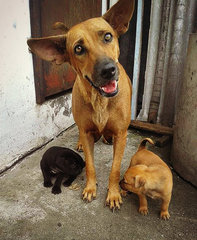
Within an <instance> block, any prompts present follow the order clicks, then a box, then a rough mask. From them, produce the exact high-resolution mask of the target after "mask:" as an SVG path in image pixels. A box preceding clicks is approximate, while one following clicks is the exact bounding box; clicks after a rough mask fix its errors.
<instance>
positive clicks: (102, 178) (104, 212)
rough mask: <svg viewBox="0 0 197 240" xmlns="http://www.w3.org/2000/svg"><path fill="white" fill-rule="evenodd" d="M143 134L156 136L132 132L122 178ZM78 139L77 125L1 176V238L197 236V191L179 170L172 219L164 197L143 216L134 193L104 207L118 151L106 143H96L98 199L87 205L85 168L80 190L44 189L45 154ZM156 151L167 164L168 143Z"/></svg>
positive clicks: (60, 239)
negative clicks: (165, 212)
mask: <svg viewBox="0 0 197 240" xmlns="http://www.w3.org/2000/svg"><path fill="white" fill-rule="evenodd" d="M144 136H149V137H152V138H153V139H155V136H152V135H150V134H149V135H147V134H145V133H141V132H138V131H136V130H129V131H128V140H127V148H126V150H125V155H124V159H123V162H122V168H121V176H122V175H123V174H124V172H125V170H126V169H127V167H128V165H129V162H130V158H131V156H132V155H133V154H134V153H135V151H136V149H137V146H138V144H139V142H140V140H141V139H142V138H143V137H144ZM77 138H78V131H77V128H76V126H74V127H72V128H70V129H68V130H67V131H65V132H64V133H63V134H62V135H61V136H59V137H58V138H56V139H55V140H53V141H52V142H50V143H49V144H48V145H46V146H45V147H43V148H42V149H40V150H38V151H36V152H35V153H33V154H32V155H30V156H28V157H26V158H25V159H24V160H23V161H22V162H21V163H20V164H17V165H16V166H15V167H14V168H13V169H11V170H9V171H7V172H6V173H4V174H3V175H2V176H1V177H0V186H1V187H0V189H1V191H0V239H1V240H8V239H9V240H18V239H20V240H47V239H49V240H51V239H55V240H93V239H95V240H108V239H109V240H116V239H117V240H121V239H126V240H127V239H128V240H151V239H152V240H160V239H161V240H163V239H167V240H171V239H172V240H177V239H181V240H182V239H186V240H196V239H197V189H196V188H194V187H193V186H191V185H190V184H189V183H187V182H185V181H184V180H182V179H181V178H180V177H179V176H177V175H176V173H173V177H174V189H173V196H172V201H171V204H170V209H169V211H170V214H171V218H170V220H169V221H164V220H160V219H159V209H160V207H159V201H155V200H152V199H148V202H149V215H148V216H145V217H144V216H141V215H140V214H139V213H138V212H137V208H138V199H137V197H136V195H134V194H130V195H128V196H127V197H125V198H124V199H123V205H122V206H121V210H119V211H118V210H117V211H115V212H114V213H112V212H111V211H110V210H109V208H108V207H104V203H105V198H106V192H107V185H108V176H109V172H110V167H111V163H112V152H113V150H112V146H108V145H105V144H103V143H102V141H99V142H98V143H96V145H95V166H96V170H97V181H98V191H97V198H96V200H94V201H93V202H91V203H85V202H83V201H82V199H81V193H82V190H83V188H84V186H85V169H84V171H83V172H82V174H81V175H80V176H78V178H77V179H76V180H75V184H77V188H76V189H75V190H74V189H69V188H65V187H62V193H61V194H59V195H53V194H51V189H48V188H44V187H43V178H42V175H41V171H40V167H39V162H40V159H41V156H42V154H43V153H44V152H45V151H46V149H48V148H49V147H51V146H54V145H57V146H66V147H69V148H72V149H74V148H75V146H76V142H77ZM151 150H154V151H155V152H156V153H157V154H158V155H160V156H161V157H162V158H163V159H164V160H165V161H167V162H168V159H169V146H167V147H165V148H157V147H154V148H151ZM81 155H82V156H83V153H82V154H81Z"/></svg>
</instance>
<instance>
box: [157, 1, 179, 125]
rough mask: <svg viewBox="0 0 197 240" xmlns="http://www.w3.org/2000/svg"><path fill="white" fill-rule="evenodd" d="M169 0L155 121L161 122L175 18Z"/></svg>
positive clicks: (171, 3) (173, 8)
mask: <svg viewBox="0 0 197 240" xmlns="http://www.w3.org/2000/svg"><path fill="white" fill-rule="evenodd" d="M169 1H170V16H169V22H168V34H167V43H166V53H165V60H164V66H163V67H164V69H163V80H162V87H161V96H160V104H159V110H158V116H157V122H158V123H160V122H161V116H162V113H163V108H164V96H165V89H166V82H167V77H168V64H169V58H170V50H171V41H172V34H173V23H174V18H175V13H176V10H175V7H176V1H171V0H169Z"/></svg>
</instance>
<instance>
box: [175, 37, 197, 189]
mask: <svg viewBox="0 0 197 240" xmlns="http://www.w3.org/2000/svg"><path fill="white" fill-rule="evenodd" d="M196 59H197V33H196V34H191V35H190V39H189V46H188V54H187V60H186V66H185V74H184V78H183V82H182V85H181V89H180V90H181V91H180V95H179V100H178V107H177V114H176V123H175V128H174V138H173V149H172V164H173V166H174V168H175V170H176V171H177V172H178V173H179V174H180V175H181V176H182V177H184V178H185V179H186V180H188V181H190V182H191V183H193V184H194V185H195V186H197V177H196V176H197V101H196V96H197V65H196Z"/></svg>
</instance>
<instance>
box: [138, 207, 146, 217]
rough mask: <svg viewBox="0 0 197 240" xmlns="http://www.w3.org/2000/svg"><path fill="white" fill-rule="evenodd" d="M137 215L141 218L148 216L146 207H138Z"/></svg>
mask: <svg viewBox="0 0 197 240" xmlns="http://www.w3.org/2000/svg"><path fill="white" fill-rule="evenodd" d="M139 213H140V214H142V215H143V216H146V215H147V214H148V208H147V207H140V208H139Z"/></svg>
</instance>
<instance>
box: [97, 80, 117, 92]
mask: <svg viewBox="0 0 197 240" xmlns="http://www.w3.org/2000/svg"><path fill="white" fill-rule="evenodd" d="M116 88H117V82H116V80H112V81H110V82H109V83H107V84H106V85H105V86H103V87H101V89H102V90H103V91H104V92H105V93H113V92H115V91H116Z"/></svg>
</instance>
